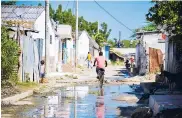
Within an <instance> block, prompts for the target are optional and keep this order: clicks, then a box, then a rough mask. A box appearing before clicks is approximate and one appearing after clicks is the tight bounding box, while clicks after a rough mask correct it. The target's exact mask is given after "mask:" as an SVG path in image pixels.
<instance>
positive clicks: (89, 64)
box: [86, 52, 92, 68]
mask: <svg viewBox="0 0 182 118" xmlns="http://www.w3.org/2000/svg"><path fill="white" fill-rule="evenodd" d="M91 59H92V55H91V54H90V52H88V55H87V58H86V60H87V61H88V68H89V67H90V68H92V66H91Z"/></svg>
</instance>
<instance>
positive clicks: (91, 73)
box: [2, 66, 152, 118]
mask: <svg viewBox="0 0 182 118" xmlns="http://www.w3.org/2000/svg"><path fill="white" fill-rule="evenodd" d="M123 69H124V68H122V67H121V66H109V67H108V68H106V73H105V80H106V83H105V84H104V87H103V89H102V90H100V88H99V86H98V80H97V79H96V78H95V77H96V74H95V68H93V69H86V68H85V69H78V70H77V74H75V75H71V74H67V75H63V76H61V77H59V76H57V77H52V78H50V79H49V83H47V84H44V85H42V86H45V88H42V89H41V90H39V91H35V92H34V94H33V95H32V96H30V97H27V98H25V99H22V100H20V101H18V102H16V103H14V105H11V106H6V107H5V106H4V107H2V108H3V110H2V118H8V117H14V118H44V117H51V118H52V117H56V118H60V116H61V118H73V117H74V115H75V112H74V109H75V108H76V116H77V117H78V118H86V117H88V118H96V117H98V115H101V117H102V118H104V117H105V118H113V117H116V116H123V117H129V116H130V115H131V114H132V112H133V110H134V109H136V107H139V106H141V104H140V105H138V104H137V101H138V100H139V98H140V94H141V91H139V92H135V91H134V89H132V86H131V85H132V84H139V83H140V81H142V79H139V77H134V78H127V79H125V78H124V76H123V75H122V73H121V70H123ZM78 73H79V74H78ZM73 76H77V78H75V79H72V77H73ZM134 81H135V82H134ZM149 81H152V80H149ZM101 91H103V96H101ZM75 96H76V97H75ZM75 101H76V102H75ZM144 106H145V105H144Z"/></svg>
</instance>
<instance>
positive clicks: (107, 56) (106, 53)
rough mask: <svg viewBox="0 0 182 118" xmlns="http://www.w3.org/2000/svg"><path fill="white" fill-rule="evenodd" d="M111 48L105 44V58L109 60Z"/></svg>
mask: <svg viewBox="0 0 182 118" xmlns="http://www.w3.org/2000/svg"><path fill="white" fill-rule="evenodd" d="M109 50H110V46H105V58H106V60H109Z"/></svg>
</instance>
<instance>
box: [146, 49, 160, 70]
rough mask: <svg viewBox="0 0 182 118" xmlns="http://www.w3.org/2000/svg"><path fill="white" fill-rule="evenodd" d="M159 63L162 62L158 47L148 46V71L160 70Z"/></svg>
mask: <svg viewBox="0 0 182 118" xmlns="http://www.w3.org/2000/svg"><path fill="white" fill-rule="evenodd" d="M160 64H163V54H162V51H161V50H160V49H155V48H149V72H150V73H155V72H158V71H160Z"/></svg>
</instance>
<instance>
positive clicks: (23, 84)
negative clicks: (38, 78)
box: [16, 82, 39, 90]
mask: <svg viewBox="0 0 182 118" xmlns="http://www.w3.org/2000/svg"><path fill="white" fill-rule="evenodd" d="M16 86H17V87H18V88H20V89H21V90H22V89H23V90H28V89H33V88H36V87H38V86H39V84H37V83H35V82H18V83H17V84H16Z"/></svg>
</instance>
